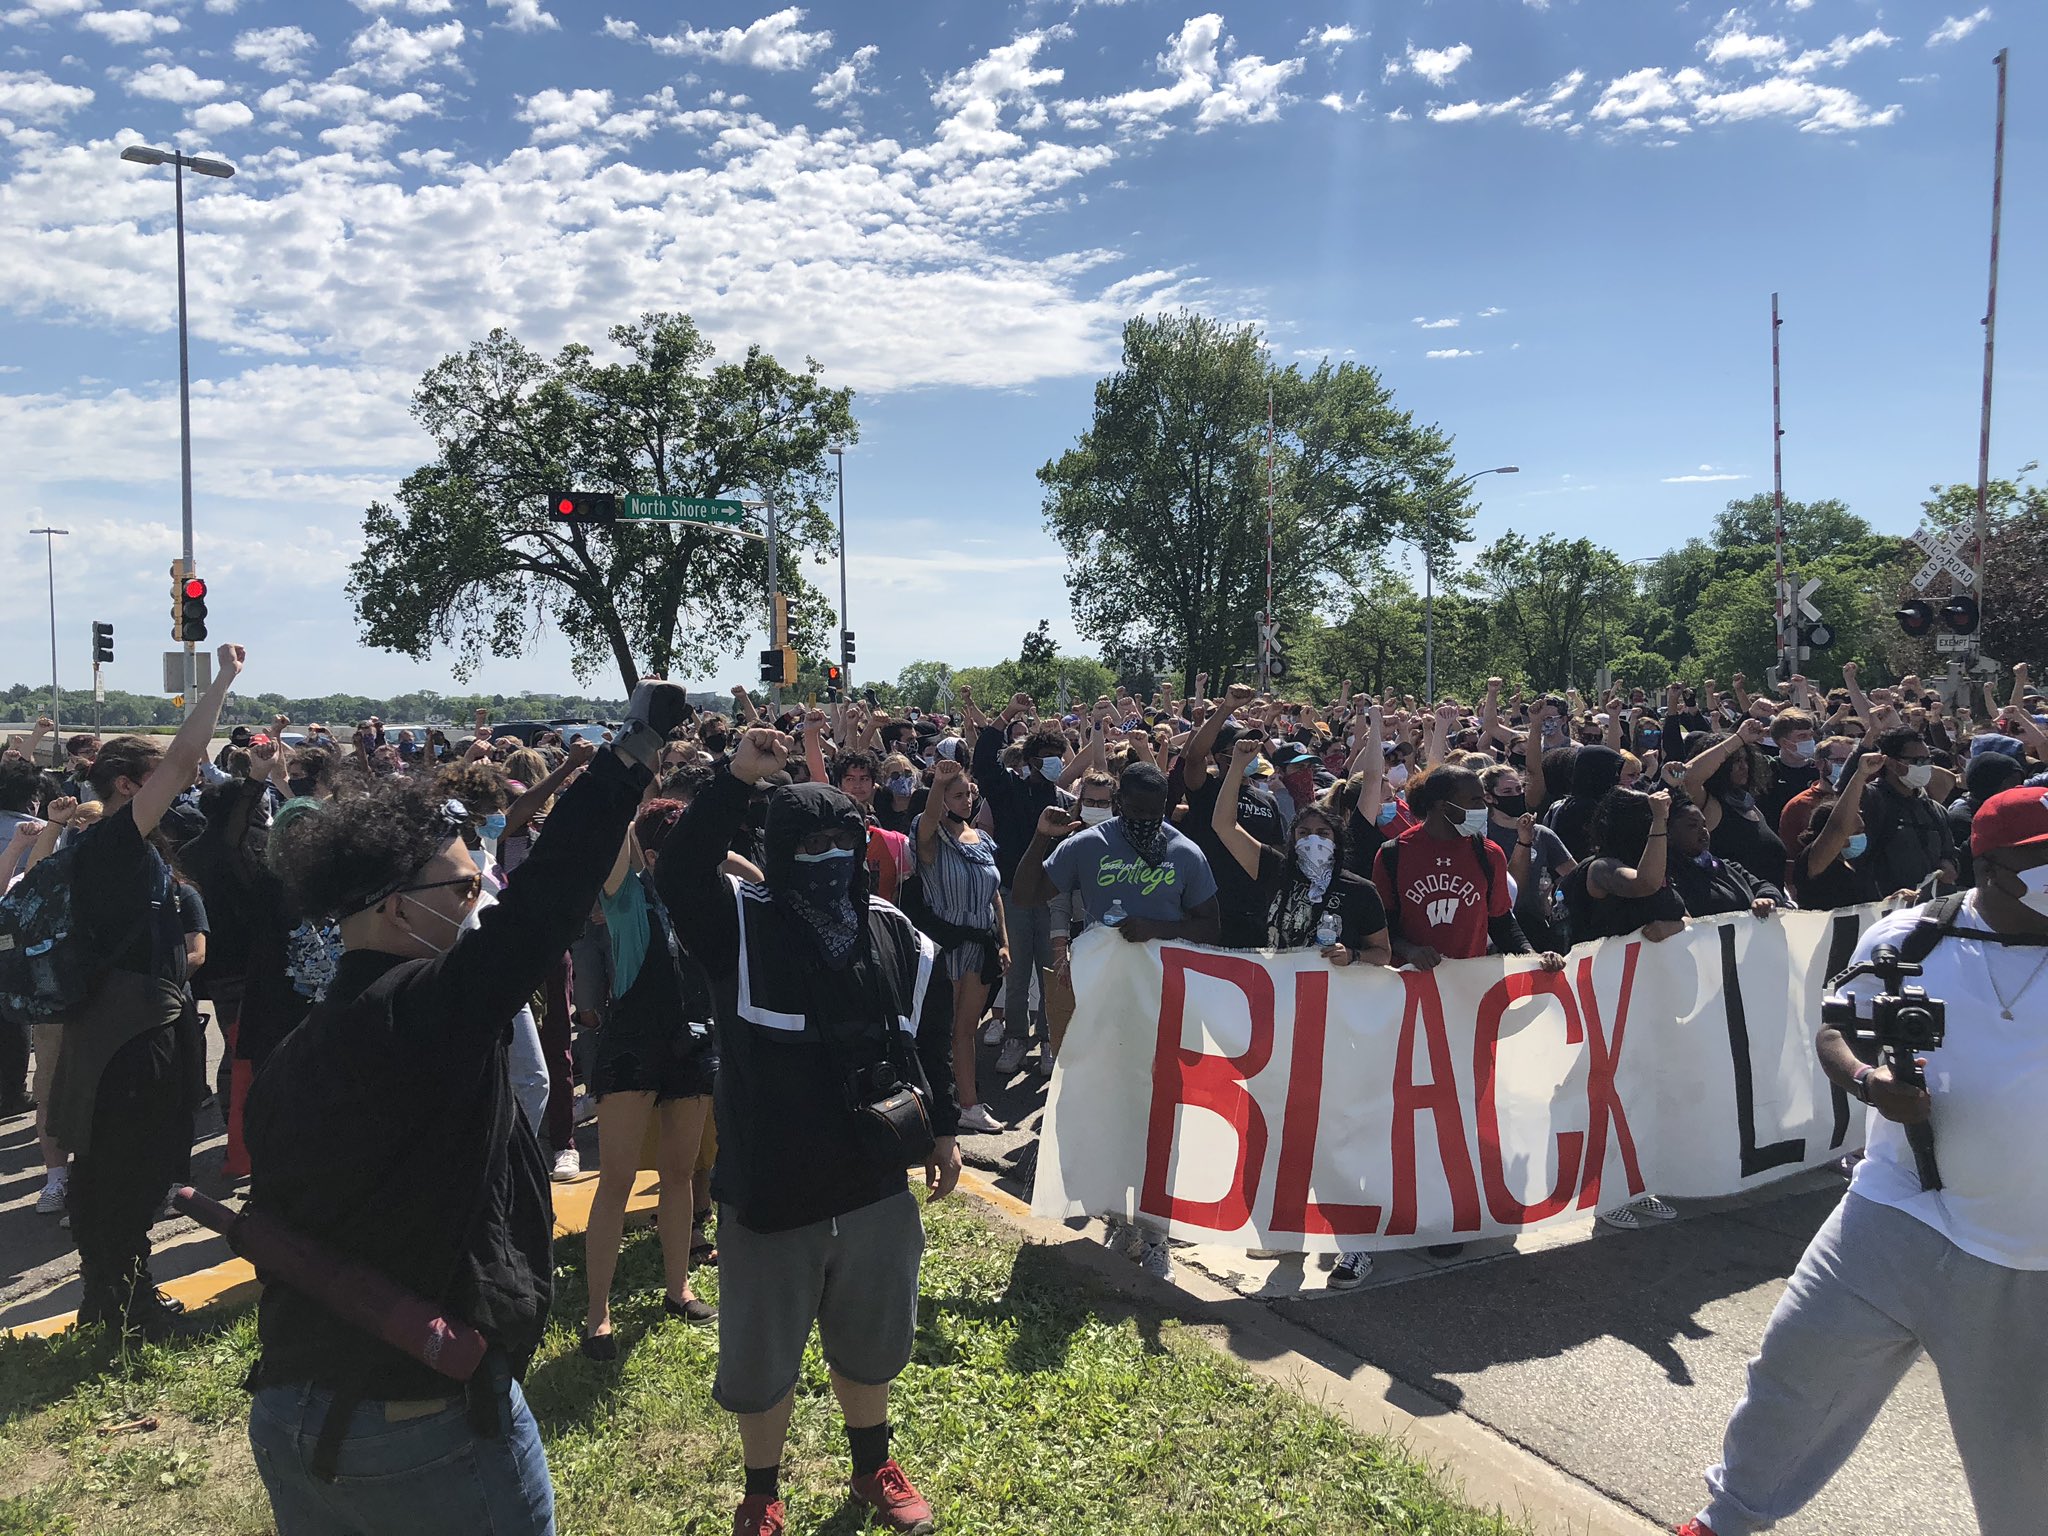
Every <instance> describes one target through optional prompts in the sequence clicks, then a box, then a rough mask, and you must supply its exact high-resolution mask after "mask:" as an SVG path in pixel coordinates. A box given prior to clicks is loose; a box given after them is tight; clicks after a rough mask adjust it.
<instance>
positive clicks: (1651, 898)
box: [1564, 859, 1685, 944]
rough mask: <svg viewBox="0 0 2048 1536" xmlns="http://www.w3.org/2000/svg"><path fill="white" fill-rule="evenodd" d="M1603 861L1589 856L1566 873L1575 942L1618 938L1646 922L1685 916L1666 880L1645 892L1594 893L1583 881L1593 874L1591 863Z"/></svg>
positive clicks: (1681, 903)
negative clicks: (1662, 884)
mask: <svg viewBox="0 0 2048 1536" xmlns="http://www.w3.org/2000/svg"><path fill="white" fill-rule="evenodd" d="M1605 862H1607V861H1605V860H1601V859H1589V860H1587V861H1586V862H1585V863H1583V864H1581V865H1580V866H1579V867H1578V868H1577V869H1575V870H1573V871H1572V872H1571V873H1570V874H1569V875H1567V876H1565V881H1564V904H1565V909H1566V910H1567V911H1568V912H1570V913H1571V920H1572V942H1573V943H1574V944H1587V943H1591V942H1592V941H1593V940H1594V939H1614V938H1620V937H1622V936H1624V935H1626V934H1631V933H1635V932H1636V931H1638V930H1639V929H1641V928H1642V927H1644V926H1645V925H1646V924H1649V923H1656V922H1670V921H1675V920H1678V919H1682V918H1683V917H1684V916H1685V903H1684V902H1683V901H1682V900H1680V899H1679V895H1678V892H1676V891H1674V890H1673V889H1672V888H1671V887H1670V886H1669V885H1668V884H1667V885H1665V886H1664V887H1663V888H1662V889H1660V890H1658V891H1655V892H1653V893H1652V894H1651V895H1648V896H1595V895H1594V894H1593V893H1592V891H1590V890H1589V889H1587V885H1586V882H1587V881H1588V880H1589V879H1590V878H1591V877H1592V873H1593V866H1594V865H1595V864H1598V863H1605Z"/></svg>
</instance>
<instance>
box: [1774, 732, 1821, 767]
mask: <svg viewBox="0 0 2048 1536" xmlns="http://www.w3.org/2000/svg"><path fill="white" fill-rule="evenodd" d="M1778 755H1779V756H1780V757H1782V758H1784V759H1785V761H1786V762H1788V763H1804V762H1806V761H1807V760H1808V759H1809V758H1811V757H1812V756H1813V738H1812V737H1810V736H1795V737H1793V738H1792V739H1791V740H1790V741H1788V742H1786V743H1785V744H1784V745H1783V746H1781V747H1780V748H1779V749H1778Z"/></svg>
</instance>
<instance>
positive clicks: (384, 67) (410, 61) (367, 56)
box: [348, 16, 468, 85]
mask: <svg viewBox="0 0 2048 1536" xmlns="http://www.w3.org/2000/svg"><path fill="white" fill-rule="evenodd" d="M467 35H468V33H467V32H466V31H465V30H464V28H463V25H462V23H461V22H459V21H447V22H443V23H442V24H441V25H440V26H438V27H421V28H420V29H419V30H418V31H412V30H410V29H408V28H406V27H401V26H396V25H394V24H393V23H392V22H391V21H390V20H389V19H387V18H386V17H383V16H379V17H378V18H377V19H376V20H375V21H374V22H372V23H371V24H370V25H369V26H367V27H365V28H363V30H362V31H360V32H358V33H357V34H356V35H355V36H354V37H352V38H350V39H349V44H348V51H349V54H350V56H351V57H353V58H354V59H355V61H356V62H355V63H354V64H353V65H351V66H350V68H351V69H353V70H354V71H355V72H356V73H358V74H360V75H362V76H364V77H365V78H366V79H370V80H378V81H382V82H383V83H385V84H387V85H395V84H396V83H397V82H399V81H400V80H405V79H409V78H411V77H412V76H413V75H417V74H421V73H424V72H425V71H427V70H430V69H435V68H439V67H440V66H442V65H445V64H449V63H452V62H454V59H455V55H456V53H457V51H458V50H459V49H460V48H461V47H462V41H463V39H464V38H465V37H466V36H467Z"/></svg>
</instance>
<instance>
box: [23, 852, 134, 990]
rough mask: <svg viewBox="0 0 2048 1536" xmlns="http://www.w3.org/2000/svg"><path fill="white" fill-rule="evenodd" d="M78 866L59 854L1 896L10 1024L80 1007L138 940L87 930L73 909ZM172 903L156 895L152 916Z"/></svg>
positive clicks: (69, 853) (43, 862) (46, 860)
mask: <svg viewBox="0 0 2048 1536" xmlns="http://www.w3.org/2000/svg"><path fill="white" fill-rule="evenodd" d="M73 866H74V860H73V857H72V850H71V849H69V848H59V849H58V850H57V851H56V852H55V853H52V854H51V855H50V856H49V857H48V858H46V859H44V860H43V861H42V862H41V863H40V864H38V865H36V867H35V868H34V869H31V870H30V871H29V872H28V873H27V874H25V875H23V876H22V877H21V879H20V880H18V881H16V882H15V885H14V888H13V889H12V890H10V891H8V892H7V894H6V895H5V896H0V1011H4V1012H6V1013H7V1014H8V1015H9V1016H10V1017H12V1018H16V1019H27V1020H30V1021H32V1022H33V1021H36V1020H43V1019H49V1018H53V1017H55V1016H57V1015H59V1014H62V1013H65V1012H67V1011H68V1010H70V1009H72V1008H75V1007H77V1006H78V1005H79V1004H80V1003H82V1002H84V1001H85V1000H86V998H88V997H90V996H91V995H92V991H93V989H94V988H95V987H96V986H98V985H99V981H100V978H101V977H102V976H103V975H105V974H106V971H107V967H108V962H109V961H110V959H111V958H112V957H113V956H114V955H116V954H118V953H120V951H121V950H122V949H125V948H126V947H127V945H128V943H129V942H130V940H132V938H133V934H130V935H128V936H127V937H125V938H123V939H122V940H121V941H120V942H119V943H118V944H112V943H109V942H107V940H108V939H109V937H110V936H109V935H106V934H98V933H93V932H91V931H89V930H88V929H87V928H86V927H85V926H84V919H83V918H82V917H81V916H80V915H79V914H78V912H77V910H76V909H75V908H74V907H73V905H72V894H73V892H74V890H75V889H76V886H77V871H76V869H75V868H74V867H73ZM167 895H168V891H167V890H163V891H159V892H158V893H157V895H156V896H155V897H154V898H153V899H152V903H151V905H152V910H153V909H154V908H155V907H156V906H160V905H161V904H162V902H163V900H164V899H165V897H166V896H167ZM148 921H149V918H148V916H145V917H144V919H143V923H142V924H141V925H140V926H139V928H138V931H140V927H146V926H147V924H148Z"/></svg>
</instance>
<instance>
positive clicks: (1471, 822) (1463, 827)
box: [1458, 805, 1490, 837]
mask: <svg viewBox="0 0 2048 1536" xmlns="http://www.w3.org/2000/svg"><path fill="white" fill-rule="evenodd" d="M1489 819H1490V818H1489V817H1488V816H1487V814H1486V807H1485V806H1483V805H1482V806H1480V807H1479V808H1478V809H1477V810H1471V811H1466V812H1464V813H1463V814H1461V815H1460V816H1459V817H1458V830H1459V831H1460V832H1462V833H1464V834H1465V835H1466V836H1467V837H1484V836H1486V829H1487V826H1488V823H1489Z"/></svg>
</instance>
